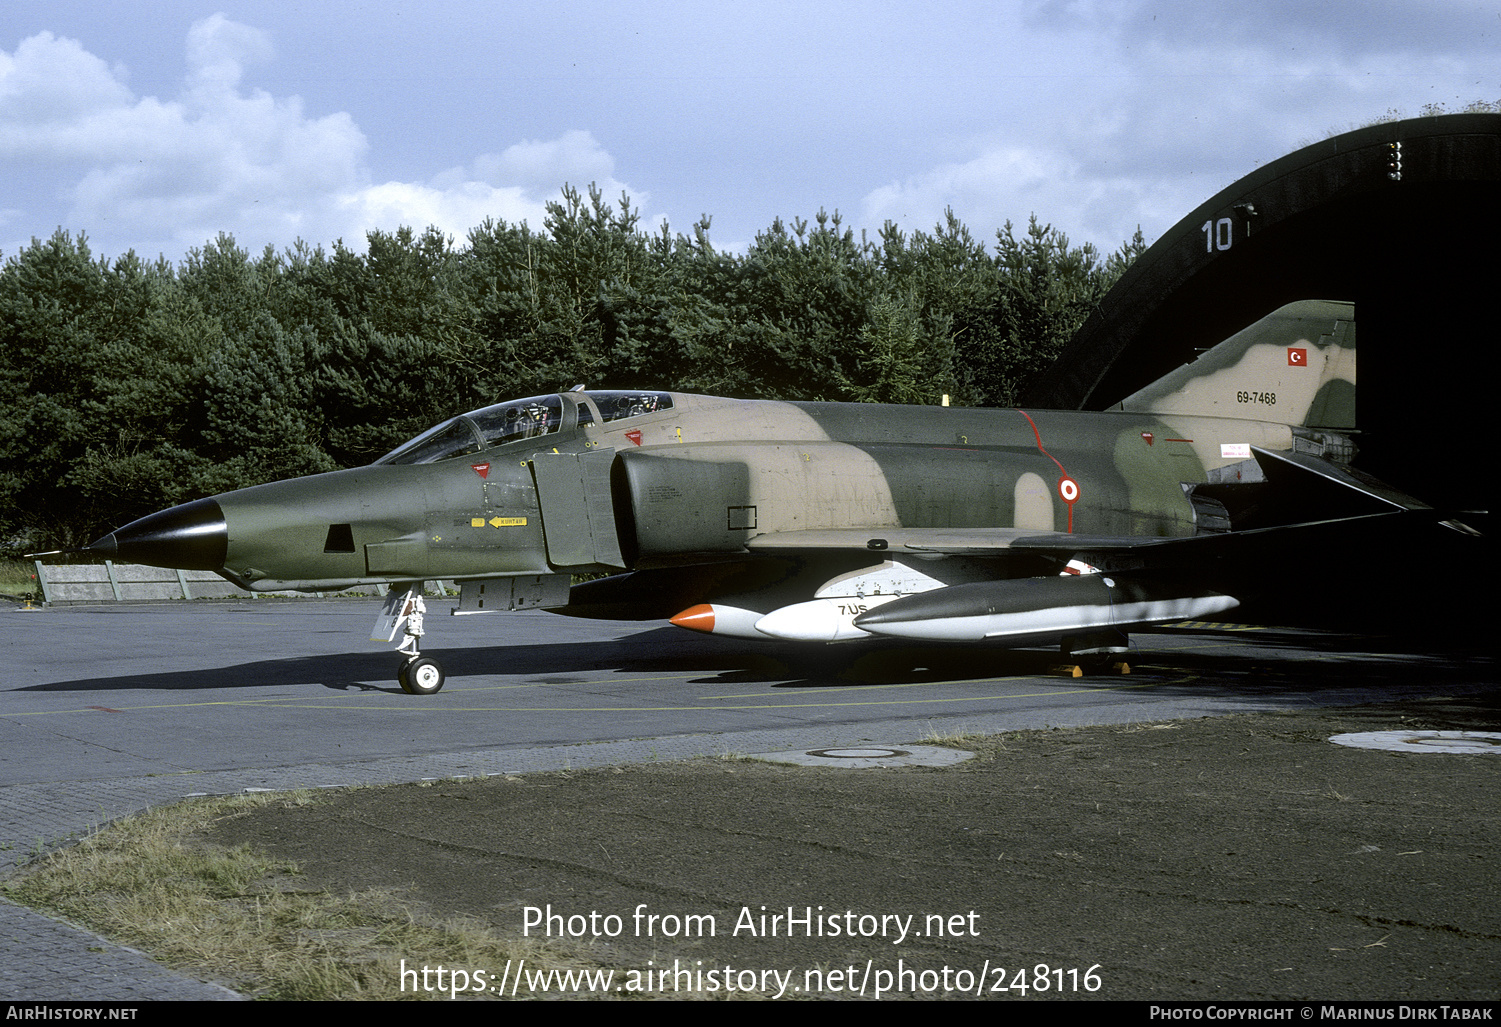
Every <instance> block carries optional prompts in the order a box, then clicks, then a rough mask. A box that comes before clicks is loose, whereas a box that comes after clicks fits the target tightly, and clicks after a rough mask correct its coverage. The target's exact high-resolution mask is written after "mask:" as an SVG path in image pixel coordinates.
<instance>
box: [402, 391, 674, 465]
mask: <svg viewBox="0 0 1501 1027" xmlns="http://www.w3.org/2000/svg"><path fill="white" fill-rule="evenodd" d="M671 409H672V395H671V394H670V393H666V392H639V391H629V392H628V391H597V392H595V391H591V392H582V391H576V392H567V393H562V394H559V395H552V396H532V397H530V398H528V399H516V400H508V401H507V402H504V403H496V404H494V405H493V406H488V407H483V408H481V409H479V410H471V411H470V412H469V413H467V414H460V415H459V416H458V417H453V418H450V419H449V420H447V421H444V422H443V423H441V424H438V425H435V426H434V427H432V428H429V429H428V430H427V431H425V432H423V433H422V434H421V435H418V436H417V437H416V438H414V439H412V440H411V441H409V442H406V443H403V444H402V445H400V446H398V447H397V448H395V449H393V450H392V451H391V452H389V453H387V454H386V455H385V456H383V457H381V458H380V459H379V460H377V461H375V462H376V463H377V464H430V463H436V462H437V461H439V460H449V459H452V458H454V457H461V456H471V455H473V454H476V453H480V452H482V451H484V450H486V449H491V448H493V447H496V446H504V445H509V444H510V443H513V442H521V441H526V440H536V439H542V438H546V437H547V436H550V435H555V434H559V433H564V432H570V431H573V430H576V429H579V428H592V427H605V426H608V429H614V428H617V427H626V426H625V425H619V424H616V423H615V422H621V421H627V420H631V419H634V418H639V417H645V416H646V415H648V414H656V413H661V412H663V411H667V410H671Z"/></svg>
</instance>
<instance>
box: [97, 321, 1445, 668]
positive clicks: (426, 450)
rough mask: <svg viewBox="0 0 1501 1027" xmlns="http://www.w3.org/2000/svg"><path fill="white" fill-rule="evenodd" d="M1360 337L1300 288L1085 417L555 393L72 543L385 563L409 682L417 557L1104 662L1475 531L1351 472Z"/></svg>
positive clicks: (492, 586) (724, 614)
mask: <svg viewBox="0 0 1501 1027" xmlns="http://www.w3.org/2000/svg"><path fill="white" fill-rule="evenodd" d="M1355 353H1356V351H1355V321H1354V316H1353V308H1352V307H1351V305H1350V304H1348V303H1340V302H1332V301H1314V300H1310V301H1302V302H1298V303H1293V304H1290V305H1288V306H1285V307H1283V308H1281V309H1279V310H1277V311H1275V312H1273V313H1271V314H1270V315H1268V316H1266V317H1264V318H1262V319H1261V320H1260V321H1257V322H1256V323H1255V324H1253V325H1251V326H1250V327H1248V328H1246V329H1245V330H1243V331H1241V332H1239V333H1237V334H1236V335H1234V336H1232V337H1231V338H1229V339H1227V340H1225V341H1224V342H1222V343H1221V344H1219V345H1218V346H1216V347H1214V348H1213V349H1211V350H1209V351H1208V352H1206V353H1204V354H1202V355H1201V356H1199V357H1198V359H1196V360H1195V361H1193V362H1192V363H1189V364H1187V365H1185V366H1183V367H1181V368H1179V369H1177V370H1176V371H1174V372H1172V373H1170V374H1168V375H1167V376H1166V377H1164V378H1162V379H1160V380H1159V381H1157V382H1155V383H1153V384H1151V385H1149V386H1147V387H1146V388H1143V389H1141V390H1140V391H1138V392H1136V393H1135V394H1133V395H1131V396H1127V397H1125V398H1124V399H1122V400H1121V401H1120V402H1118V403H1116V404H1115V405H1114V406H1113V407H1112V408H1110V409H1109V410H1106V411H1090V412H1085V411H1042V410H1021V409H989V408H957V407H936V406H889V405H874V404H849V403H790V402H769V401H751V400H740V399H723V398H715V397H710V396H700V395H688V394H681V393H674V392H665V391H653V390H597V391H596V390H588V389H583V388H582V387H580V388H578V389H575V390H573V391H569V392H562V393H559V394H555V395H547V396H534V397H530V398H526V399H517V400H510V401H507V402H503V403H497V404H495V405H493V406H488V407H485V408H483V409H480V410H474V411H471V412H469V413H466V414H461V415H459V416H457V417H453V418H451V419H449V420H447V421H444V422H443V423H441V424H439V425H437V426H435V427H433V428H432V429H430V430H428V431H426V432H424V433H423V434H421V435H419V436H417V437H416V438H414V439H412V440H411V441H409V442H407V443H406V444H405V445H402V446H400V447H398V448H397V449H395V450H393V451H392V452H390V453H388V454H386V455H385V456H383V457H381V458H380V459H379V460H377V461H376V462H375V463H373V464H371V465H369V466H366V467H357V468H353V469H350V470H343V471H335V472H332V473H328V474H319V475H314V476H311V477H305V478H297V479H294V480H289V481H282V482H274V483H270V484H265V485H257V486H255V487H252V488H246V489H240V490H238V491H234V492H229V493H225V494H223V495H219V496H214V497H212V498H207V499H200V500H197V501H195V502H191V503H187V504H185V505H182V506H178V507H174V508H172V509H170V510H165V511H162V512H159V513H155V514H152V515H150V516H147V517H144V518H141V519H140V520H137V521H135V522H133V523H131V524H128V525H126V526H124V527H122V528H118V529H116V530H115V531H113V532H111V533H110V534H108V535H106V536H105V537H104V538H101V539H99V540H98V541H97V542H95V543H93V545H91V546H89V547H88V549H89V551H91V552H93V553H96V554H99V555H102V556H106V557H111V558H114V559H116V560H123V561H131V562H138V563H144V564H151V565H155V566H159V567H175V568H182V569H202V570H211V571H216V572H218V573H219V574H220V575H222V576H223V577H225V578H227V579H228V580H230V581H232V582H234V583H235V584H237V585H239V586H241V587H243V588H246V589H249V590H251V591H271V590H284V589H296V590H303V591H314V592H316V591H330V590H343V589H347V588H350V587H352V586H355V585H367V584H372V583H378V584H388V583H389V584H390V585H391V591H390V597H389V599H388V601H387V607H386V617H385V621H384V624H385V626H386V627H387V628H389V629H390V634H388V635H387V637H388V638H394V635H395V629H396V626H397V625H402V624H404V625H405V626H407V627H408V632H407V638H406V644H405V645H404V646H403V649H402V652H403V655H404V657H405V658H404V659H403V662H402V663H401V665H400V671H399V674H398V679H399V681H400V682H401V685H402V687H403V688H404V689H405V690H406V691H408V692H411V693H432V692H436V691H438V689H440V688H441V687H442V685H443V681H444V675H443V671H442V668H441V666H440V665H439V664H438V663H437V661H435V660H433V659H432V658H431V657H429V656H424V655H421V654H420V652H419V651H418V649H417V645H416V642H417V638H416V636H417V635H418V634H420V633H421V632H420V629H416V630H415V632H414V630H413V628H414V626H415V622H414V621H412V619H411V617H410V615H411V614H412V613H415V612H418V610H419V609H420V607H419V606H417V605H414V604H415V597H416V596H418V595H420V591H417V590H418V589H420V585H421V583H422V582H424V581H430V580H435V579H448V580H454V581H456V582H458V584H459V587H460V600H459V604H458V608H457V609H456V610H455V611H454V612H455V613H460V614H474V613H490V612H497V611H505V610H519V609H533V608H540V609H544V610H551V611H553V612H556V613H561V614H568V615H575V616H585V617H606V618H628V619H654V618H661V619H667V620H670V621H671V623H673V624H676V625H679V626H681V627H683V628H687V629H691V630H695V631H701V632H709V633H712V634H719V635H730V636H735V637H738V638H746V639H763V640H764V639H781V640H794V641H800V642H823V643H826V642H842V641H847V640H854V639H871V638H900V639H919V640H925V641H938V642H989V643H994V644H1000V645H1004V646H1032V645H1040V644H1047V645H1052V644H1058V645H1059V646H1060V647H1061V650H1062V652H1063V653H1064V654H1065V656H1066V657H1068V658H1069V659H1070V660H1073V661H1080V662H1081V663H1089V662H1094V663H1099V662H1108V661H1109V660H1111V659H1112V658H1114V657H1116V656H1118V655H1119V654H1121V653H1124V652H1125V651H1126V646H1127V634H1128V632H1129V631H1131V630H1132V629H1135V628H1141V627H1145V626H1150V625H1157V624H1162V623H1166V622H1172V621H1179V620H1183V619H1189V618H1204V617H1212V616H1215V615H1218V614H1221V613H1223V612H1224V611H1226V610H1229V609H1232V608H1233V607H1235V606H1236V605H1237V604H1238V603H1241V602H1242V601H1245V600H1248V599H1252V598H1256V597H1260V596H1265V595H1266V594H1267V593H1268V592H1273V593H1274V592H1275V590H1277V589H1288V588H1296V587H1297V582H1298V580H1299V579H1300V577H1301V578H1303V579H1307V578H1308V577H1309V576H1311V575H1314V574H1317V573H1318V570H1317V568H1316V565H1317V564H1318V562H1319V559H1321V558H1327V556H1328V554H1329V552H1330V551H1331V550H1330V547H1331V545H1332V544H1333V543H1335V542H1342V543H1343V544H1344V545H1345V546H1346V547H1347V548H1348V547H1351V546H1355V547H1359V546H1363V545H1368V544H1369V540H1371V539H1376V538H1391V537H1394V535H1396V534H1400V533H1401V532H1404V531H1412V532H1420V531H1440V530H1445V529H1448V530H1452V531H1455V532H1459V533H1469V534H1473V533H1474V531H1473V529H1472V528H1471V527H1470V526H1469V525H1467V524H1465V523H1462V522H1461V521H1458V520H1455V519H1453V518H1451V517H1448V516H1446V515H1443V514H1440V513H1438V512H1437V511H1434V510H1432V509H1430V508H1429V507H1428V506H1426V505H1425V504H1423V503H1422V502H1420V501H1419V500H1417V499H1414V498H1413V497H1411V496H1407V495H1405V494H1403V493H1401V492H1400V491H1398V490H1396V489H1394V488H1391V487H1389V486H1387V485H1384V484H1382V483H1381V482H1378V481H1375V480H1373V479H1370V478H1368V477H1366V476H1364V475H1362V474H1361V473H1360V472H1358V471H1356V470H1355V469H1353V468H1352V466H1351V461H1352V459H1353V458H1354V457H1355V455H1356V448H1355V444H1354V441H1353V439H1354V432H1355V428H1356V420H1355ZM1440 525H1442V527H1440ZM602 573H603V574H604V575H606V576H603V577H601V576H600V575H601V574H602ZM575 575H579V576H586V577H587V576H590V575H593V580H587V581H584V582H582V583H580V584H573V583H572V582H573V580H574V576H575ZM419 619H420V618H419Z"/></svg>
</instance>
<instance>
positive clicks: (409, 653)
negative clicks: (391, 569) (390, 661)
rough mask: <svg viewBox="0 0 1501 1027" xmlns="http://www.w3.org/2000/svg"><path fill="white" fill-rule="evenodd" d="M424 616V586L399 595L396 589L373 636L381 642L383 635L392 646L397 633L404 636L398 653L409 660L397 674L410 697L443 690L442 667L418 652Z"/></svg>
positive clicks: (377, 623)
mask: <svg viewBox="0 0 1501 1027" xmlns="http://www.w3.org/2000/svg"><path fill="white" fill-rule="evenodd" d="M425 613H427V604H426V603H424V602H423V601H422V583H421V582H418V583H417V585H416V586H415V587H412V588H408V589H407V590H406V593H405V594H398V593H397V591H396V588H395V587H393V588H392V589H391V591H390V593H389V594H388V595H387V596H386V605H385V608H384V609H383V610H382V611H381V617H380V619H379V620H377V621H376V627H375V632H374V633H373V634H372V635H371V637H372V638H373V639H376V640H379V639H380V636H381V634H382V633H384V634H385V636H386V639H385V640H386V641H387V642H390V641H393V640H394V639H395V638H396V632H397V631H398V630H401V631H402V632H403V636H402V639H401V645H399V646H397V647H396V651H397V652H398V653H401V654H402V655H403V656H405V657H406V659H405V660H403V661H402V664H401V667H400V668H399V669H398V670H397V671H396V680H397V681H399V682H400V683H401V690H402V691H403V692H406V693H407V694H408V695H432V694H433V693H434V692H436V691H438V689H440V688H442V687H443V681H444V676H443V666H442V664H440V663H439V662H438V661H437V660H435V659H433V658H432V657H431V656H423V655H422V654H421V653H420V652H418V650H417V640H418V639H420V638H421V637H422V634H423V630H422V617H423V614H425Z"/></svg>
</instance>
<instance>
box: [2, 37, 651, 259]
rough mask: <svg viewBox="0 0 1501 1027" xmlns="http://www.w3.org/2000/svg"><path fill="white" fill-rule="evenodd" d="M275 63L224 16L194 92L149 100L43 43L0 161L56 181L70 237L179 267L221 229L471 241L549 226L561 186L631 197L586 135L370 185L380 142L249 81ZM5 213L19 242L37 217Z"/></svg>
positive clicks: (190, 82)
mask: <svg viewBox="0 0 1501 1027" xmlns="http://www.w3.org/2000/svg"><path fill="white" fill-rule="evenodd" d="M272 57H273V49H272V46H271V40H270V37H269V36H268V35H267V34H266V33H264V32H261V31H260V30H258V29H255V28H252V27H250V26H247V25H242V24H240V23H237V22H234V21H231V20H229V19H228V18H226V17H224V16H223V15H222V14H216V15H214V16H213V17H211V18H207V19H204V20H202V21H199V22H196V23H194V24H193V26H192V28H191V29H190V30H189V32H188V36H187V43H186V75H185V78H184V84H183V88H182V90H181V93H180V94H179V95H178V96H177V97H175V98H172V99H167V100H163V99H159V98H157V97H151V96H144V97H140V96H136V95H135V94H134V93H132V91H131V90H130V89H129V88H128V86H127V85H126V81H125V71H124V70H123V69H112V68H110V67H109V66H108V65H107V64H106V63H105V62H104V61H103V60H101V59H100V58H99V57H97V56H95V55H93V54H91V53H89V52H88V51H86V50H85V49H84V48H83V46H82V45H81V44H80V43H79V42H78V41H76V40H72V39H64V38H59V37H56V36H54V35H52V34H50V33H41V34H39V35H35V36H32V37H30V38H28V39H26V40H23V41H22V42H21V44H20V45H19V46H18V47H17V48H16V51H15V53H14V54H7V53H4V52H3V51H0V159H7V160H10V161H11V162H13V165H24V166H25V168H26V170H27V173H28V176H30V177H35V178H36V179H38V180H42V179H45V180H49V181H52V182H55V183H57V184H58V187H59V188H60V190H61V194H62V196H63V197H64V200H65V203H66V205H67V208H68V210H67V214H66V222H65V224H64V227H66V228H69V229H70V230H73V231H84V232H87V233H88V235H89V236H90V237H91V239H92V240H93V241H94V244H95V246H96V248H98V249H101V250H103V251H104V252H106V253H110V254H115V253H119V252H123V251H124V250H125V249H127V248H134V249H137V250H139V251H142V252H144V253H147V254H154V253H156V252H166V253H168V254H169V255H170V256H177V255H180V254H182V253H183V252H184V251H185V250H186V249H188V248H189V247H193V246H199V245H202V244H203V243H204V242H205V241H206V240H208V239H211V238H213V237H214V236H216V235H217V234H218V233H220V232H229V233H231V234H233V235H234V236H235V237H236V239H237V241H238V242H239V243H240V244H241V245H242V246H245V247H247V248H248V249H250V250H252V251H255V250H257V249H259V248H261V247H262V246H265V245H267V244H271V245H273V246H277V247H283V246H287V245H290V244H291V243H292V242H293V241H294V240H295V239H297V238H299V237H300V238H302V239H304V240H306V241H308V242H311V243H315V244H326V243H331V242H332V241H333V240H334V239H336V238H341V239H343V240H344V241H345V243H346V244H348V245H352V246H356V247H360V246H363V242H364V235H365V233H366V231H368V230H370V229H372V228H381V229H385V230H388V231H390V230H394V229H396V228H397V227H399V226H400V225H412V226H413V227H416V228H419V229H421V228H425V227H427V226H428V225H436V226H437V227H439V228H440V229H442V230H443V231H445V232H447V233H449V234H452V235H454V236H456V237H458V238H459V239H462V238H463V236H464V234H465V233H466V232H467V231H468V229H470V228H471V227H473V226H475V225H477V224H479V223H480V222H481V221H483V220H484V219H485V218H486V217H494V218H499V219H503V220H506V221H511V222H519V221H523V220H525V221H528V222H530V223H531V224H532V226H533V227H534V228H540V227H541V225H542V218H543V215H544V204H545V201H546V200H547V199H548V198H549V197H551V196H554V195H556V193H557V190H558V189H559V187H560V186H561V185H562V184H563V183H564V182H573V183H575V184H577V185H579V186H580V188H582V187H583V186H585V185H587V184H588V183H589V182H591V181H596V182H598V183H599V184H600V185H601V186H602V187H604V188H605V189H606V195H607V196H610V195H613V196H618V195H619V193H620V191H621V190H622V189H625V188H626V187H625V186H624V184H623V183H621V182H619V181H618V180H617V179H615V177H614V160H613V158H612V157H611V156H610V155H609V154H608V153H607V152H606V151H605V150H604V149H603V148H602V147H601V146H600V145H599V143H598V142H597V141H596V140H595V139H594V138H593V136H592V135H590V134H589V133H588V132H585V131H570V132H565V133H564V134H563V135H562V136H560V137H559V138H557V139H554V140H537V141H533V140H527V141H525V142H521V143H518V144H516V145H514V146H511V147H510V148H508V149H506V150H505V151H504V152H502V153H500V154H498V155H496V154H486V155H484V156H481V157H479V158H476V159H475V160H474V161H473V162H472V165H471V166H470V167H467V168H463V167H461V168H455V169H453V170H452V171H448V172H444V173H443V174H440V175H437V176H434V177H433V178H432V179H430V180H429V181H427V182H425V183H424V182H400V181H392V182H385V183H373V182H372V181H371V177H372V176H371V174H370V169H369V166H368V163H367V159H366V158H367V151H368V149H369V145H368V142H367V140H366V137H365V134H364V133H363V132H362V131H361V130H360V128H359V127H358V126H357V125H356V124H355V123H354V121H353V119H352V118H351V117H350V116H349V115H348V114H346V113H342V112H340V113H334V114H328V115H324V116H321V117H318V116H311V115H309V114H308V113H307V112H306V111H305V110H304V105H303V102H302V100H301V99H300V98H299V97H297V96H285V97H275V96H272V95H271V94H270V93H267V92H265V91H264V90H260V89H254V88H248V87H246V86H245V85H244V84H243V79H244V77H245V72H246V69H247V68H248V67H250V66H252V65H254V64H257V63H263V62H266V61H269V60H270V59H272ZM39 168H40V169H41V170H42V171H43V173H44V174H43V175H40V176H39V175H36V171H37V169H39ZM17 173H18V172H17V171H16V170H14V167H13V170H12V172H11V174H17ZM4 175H5V172H3V171H0V176H4ZM0 181H3V177H0ZM6 213H7V215H8V216H7V217H6V219H5V221H6V224H7V228H8V230H10V231H20V230H22V225H24V224H25V220H26V218H25V212H24V210H7V212H6ZM51 227H52V226H51V225H50V224H49V225H44V226H43V225H39V226H36V229H39V230H34V231H33V234H43V235H44V234H47V232H48V231H50V229H51ZM101 243H102V245H101ZM18 245H20V244H19V243H17V242H12V243H10V244H8V245H6V247H5V248H6V249H7V250H9V251H12V252H13V251H14V250H13V247H15V246H18Z"/></svg>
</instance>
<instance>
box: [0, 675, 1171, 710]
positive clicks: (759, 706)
mask: <svg viewBox="0 0 1501 1027" xmlns="http://www.w3.org/2000/svg"><path fill="white" fill-rule="evenodd" d="M1198 677H1199V676H1198V675H1197V674H1186V675H1184V676H1183V677H1181V678H1175V679H1173V680H1170V681H1143V682H1140V683H1135V684H1129V685H1101V686H1098V687H1095V688H1070V689H1061V690H1051V691H1047V692H1021V693H1018V694H1015V695H964V696H951V697H948V698H903V699H882V700H859V701H851V702H782V703H737V704H733V705H726V704H723V703H715V704H713V705H706V706H699V705H688V706H442V707H435V706H433V705H431V703H429V704H426V705H418V703H421V702H422V700H421V699H420V698H419V697H415V696H413V697H411V702H407V701H406V700H403V703H402V705H400V706H368V705H365V706H356V705H351V704H349V703H338V704H333V703H328V702H326V701H325V700H317V701H315V700H314V699H313V697H311V696H308V697H301V696H286V697H284V698H266V699H218V700H212V701H207V702H188V703H150V704H146V705H140V706H115V707H111V708H110V712H116V713H127V712H131V711H136V710H175V709H194V708H197V707H207V706H230V707H254V706H295V707H296V708H298V709H314V710H345V711H349V712H355V713H359V712H365V711H374V712H378V713H384V712H394V713H476V712H486V711H488V712H494V713H569V712H578V713H620V712H643V713H661V712H682V711H692V710H703V711H713V710H781V709H810V708H831V709H832V708H839V707H845V706H910V705H914V704H917V703H969V702H982V701H985V700H1002V699H1046V698H1051V697H1053V696H1062V695H1092V694H1098V693H1100V692H1129V691H1139V690H1141V689H1146V688H1158V687H1161V686H1163V685H1181V684H1186V683H1188V682H1190V681H1195V680H1197V679H1198ZM1007 680H1017V679H1015V678H985V679H969V680H964V681H930V682H913V683H912V684H910V685H860V686H853V687H857V688H861V689H868V688H880V689H891V688H909V687H920V686H924V685H925V686H927V687H937V686H948V685H972V684H973V685H993V684H997V683H999V682H1002V681H1007ZM516 687H524V686H516ZM834 687H838V686H834ZM459 691H464V692H468V691H471V689H460V690H459ZM472 691H488V689H473V690H472ZM357 694H358V695H367V694H378V695H389V694H390V693H389V692H386V690H385V689H383V688H382V689H372V690H371V691H370V692H360V693H357ZM443 694H446V695H451V694H453V693H452V692H448V693H443ZM749 694H753V693H749ZM764 694H766V695H768V696H770V695H773V694H775V693H764ZM741 697H742V696H726V698H741ZM712 698H713V697H712V696H711V697H710V699H712ZM102 712H106V711H103V710H99V709H96V708H93V707H77V708H74V709H66V710H26V711H20V712H15V713H5V714H0V720H4V719H6V718H9V717H44V716H55V715H58V714H66V713H102Z"/></svg>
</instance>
